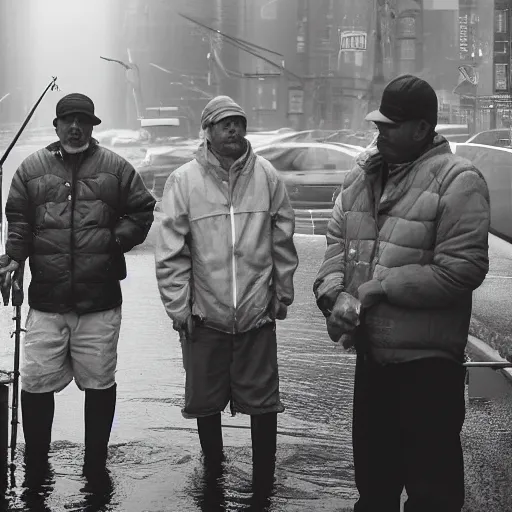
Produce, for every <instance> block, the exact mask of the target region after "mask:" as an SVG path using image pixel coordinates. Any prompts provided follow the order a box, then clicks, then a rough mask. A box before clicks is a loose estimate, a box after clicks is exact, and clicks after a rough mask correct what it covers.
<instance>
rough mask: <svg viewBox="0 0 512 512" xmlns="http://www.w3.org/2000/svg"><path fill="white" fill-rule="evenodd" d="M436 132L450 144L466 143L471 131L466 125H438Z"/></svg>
mask: <svg viewBox="0 0 512 512" xmlns="http://www.w3.org/2000/svg"><path fill="white" fill-rule="evenodd" d="M436 132H437V133H438V134H439V135H442V136H443V137H444V138H445V139H446V140H448V141H450V142H466V141H467V140H468V138H469V129H468V126H467V125H465V124H438V125H437V126H436Z"/></svg>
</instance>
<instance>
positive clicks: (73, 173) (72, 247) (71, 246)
mask: <svg viewBox="0 0 512 512" xmlns="http://www.w3.org/2000/svg"><path fill="white" fill-rule="evenodd" d="M77 172H78V159H77V161H76V162H73V165H72V166H71V178H70V182H71V187H70V190H69V194H70V196H71V229H70V230H69V231H70V235H69V236H70V243H69V249H70V254H69V258H70V264H71V270H70V274H71V300H72V303H73V305H75V256H74V251H75V195H76V194H75V189H76V173H77Z"/></svg>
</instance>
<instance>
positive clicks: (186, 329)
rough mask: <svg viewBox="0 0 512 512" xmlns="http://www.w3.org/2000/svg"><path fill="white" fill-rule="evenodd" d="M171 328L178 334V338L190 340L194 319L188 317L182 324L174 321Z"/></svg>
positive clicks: (190, 316)
mask: <svg viewBox="0 0 512 512" xmlns="http://www.w3.org/2000/svg"><path fill="white" fill-rule="evenodd" d="M172 328H173V329H174V330H175V331H178V332H179V333H180V337H181V336H184V337H185V338H186V339H190V338H191V337H192V331H193V329H194V319H193V318H192V315H188V317H187V319H186V320H185V321H184V322H177V321H176V320H174V321H173V323H172Z"/></svg>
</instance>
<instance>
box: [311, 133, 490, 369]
mask: <svg viewBox="0 0 512 512" xmlns="http://www.w3.org/2000/svg"><path fill="white" fill-rule="evenodd" d="M382 165H383V162H382V158H381V156H380V155H379V154H378V153H376V154H373V155H370V154H369V153H366V154H363V155H362V156H361V157H360V158H359V159H358V165H356V167H355V169H353V170H352V171H351V173H350V174H349V175H348V176H347V177H346V179H345V182H344V183H343V187H342V192H341V193H340V195H339V196H338V198H337V199H336V203H335V206H334V210H333V213H332V217H331V220H330V222H329V225H328V232H327V250H326V253H325V258H324V262H323V264H322V266H321V268H320V270H319V272H318V275H317V278H316V281H315V283H314V293H315V295H316V299H317V304H318V306H319V307H320V309H321V310H322V311H323V312H324V314H325V315H326V316H328V314H329V310H330V309H331V308H332V306H333V304H334V302H335V301H336V298H337V296H338V295H339V293H340V292H342V291H345V292H348V293H350V294H351V295H353V296H355V297H356V298H357V297H358V288H359V286H360V285H361V284H363V283H366V282H368V281H370V280H374V281H376V282H377V283H378V284H379V285H380V286H381V287H382V290H383V291H384V295H383V300H382V301H380V302H379V303H378V304H377V305H375V306H373V307H371V308H370V309H368V310H367V312H366V314H365V316H364V319H363V322H362V325H361V327H360V332H359V333H358V334H359V335H360V336H358V338H359V339H362V340H364V343H365V344H366V347H365V348H366V350H367V351H368V353H369V354H370V355H371V357H373V358H374V359H375V360H376V361H378V362H380V363H399V362H404V361H410V360H414V359H421V358H426V357H443V358H448V359H452V360H454V361H457V362H462V361H463V355H464V349H465V346H466V343H467V336H468V331H469V323H470V318H471V309H472V292H473V290H475V289H476V288H478V286H480V284H481V283H482V281H483V280H484V278H485V275H486V273H487V271H488V264H489V260H488V241H487V237H488V230H489V223H490V211H489V192H488V188H487V184H486V182H485V179H484V178H483V176H482V175H481V174H480V172H479V171H478V170H477V169H476V168H475V167H474V166H473V165H472V164H471V163H470V162H469V161H468V160H465V159H463V158H460V157H458V156H455V155H453V154H452V153H451V150H450V147H449V144H448V142H447V141H446V140H445V139H444V138H443V137H440V136H437V137H436V138H435V140H434V144H433V145H432V147H431V148H429V149H428V150H427V151H426V152H425V153H424V154H423V155H421V156H420V157H419V158H418V159H417V160H416V161H414V162H412V163H409V164H403V165H400V166H397V167H396V168H394V169H390V171H389V176H388V179H387V182H386V184H385V187H384V189H383V190H382V187H381V183H382Z"/></svg>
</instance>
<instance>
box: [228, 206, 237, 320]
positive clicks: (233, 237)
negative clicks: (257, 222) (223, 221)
mask: <svg viewBox="0 0 512 512" xmlns="http://www.w3.org/2000/svg"><path fill="white" fill-rule="evenodd" d="M229 216H230V217H231V263H232V268H233V306H234V308H235V321H236V305H237V304H236V295H237V287H236V256H235V244H236V229H235V210H234V208H233V205H232V204H231V205H230V207H229Z"/></svg>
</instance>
